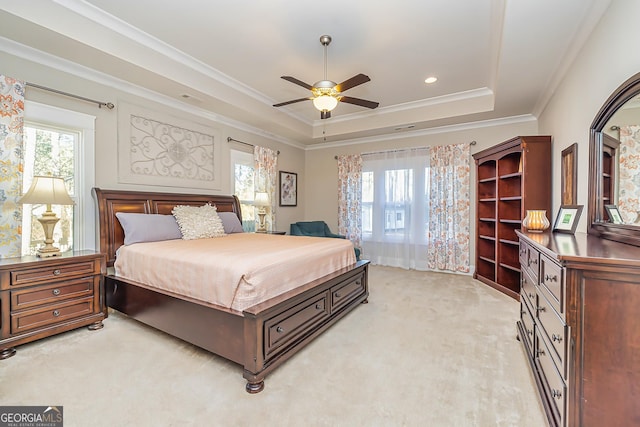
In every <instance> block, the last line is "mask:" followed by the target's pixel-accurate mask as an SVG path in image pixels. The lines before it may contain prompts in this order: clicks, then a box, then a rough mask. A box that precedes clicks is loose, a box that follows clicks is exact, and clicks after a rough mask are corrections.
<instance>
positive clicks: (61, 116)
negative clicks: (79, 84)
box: [22, 101, 96, 255]
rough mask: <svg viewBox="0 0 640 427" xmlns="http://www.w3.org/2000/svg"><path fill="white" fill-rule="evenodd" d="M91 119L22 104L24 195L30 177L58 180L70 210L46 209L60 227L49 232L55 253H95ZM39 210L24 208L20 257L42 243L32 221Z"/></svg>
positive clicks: (41, 209) (41, 234) (38, 228)
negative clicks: (50, 177)
mask: <svg viewBox="0 0 640 427" xmlns="http://www.w3.org/2000/svg"><path fill="white" fill-rule="evenodd" d="M94 122H95V117H93V116H89V115H86V114H82V113H77V112H74V111H68V110H63V109H60V108H56V107H51V106H47V105H44V104H39V103H36V102H31V101H27V102H25V126H24V143H23V146H24V174H23V184H22V191H23V193H24V192H26V191H27V190H28V189H29V187H30V185H31V182H32V180H33V177H34V176H36V175H49V174H51V175H53V176H60V177H62V178H63V179H64V181H65V184H66V186H67V191H68V192H69V195H70V196H71V198H72V199H73V200H74V202H75V204H74V205H72V206H52V209H53V211H54V212H56V214H57V215H58V217H59V218H60V221H59V222H58V223H57V224H56V228H55V232H54V241H55V242H56V243H55V244H56V245H57V246H59V247H60V250H61V251H66V250H69V249H77V250H78V249H96V228H95V219H94V218H95V206H94V203H93V199H92V197H91V189H92V188H93V186H94V183H95V178H94V172H93V171H94V164H95V160H94V156H95V154H94V127H95V126H94ZM45 209H46V206H44V205H24V207H23V212H22V254H23V255H29V254H34V253H35V251H36V249H37V248H38V246H40V245H41V244H42V242H43V240H44V231H43V229H42V226H41V225H40V223H39V222H38V221H37V218H38V217H39V216H40V215H41V214H42V212H44V211H45Z"/></svg>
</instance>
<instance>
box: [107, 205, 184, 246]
mask: <svg viewBox="0 0 640 427" xmlns="http://www.w3.org/2000/svg"><path fill="white" fill-rule="evenodd" d="M116 218H118V221H120V224H121V225H122V229H123V230H124V244H125V245H132V244H134V243H142V242H157V241H160V240H173V239H180V238H181V237H182V234H181V233H180V229H179V228H178V223H177V222H176V220H175V218H174V217H173V216H172V215H159V214H142V213H126V212H117V213H116Z"/></svg>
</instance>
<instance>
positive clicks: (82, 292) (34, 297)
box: [11, 277, 96, 310]
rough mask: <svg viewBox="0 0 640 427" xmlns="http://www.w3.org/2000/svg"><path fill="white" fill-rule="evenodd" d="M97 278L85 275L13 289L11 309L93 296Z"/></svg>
mask: <svg viewBox="0 0 640 427" xmlns="http://www.w3.org/2000/svg"><path fill="white" fill-rule="evenodd" d="M95 280H96V279H95V278H94V277H83V278H81V279H73V280H68V281H66V282H63V283H54V284H52V285H45V286H38V287H35V288H33V287H31V288H24V289H19V290H13V291H11V310H23V309H26V308H30V307H34V306H38V305H43V304H51V303H55V302H58V301H62V300H66V299H71V298H82V297H88V296H92V295H93V291H94V284H95V283H94V281H95Z"/></svg>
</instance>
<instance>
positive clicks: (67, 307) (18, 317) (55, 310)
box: [11, 297, 94, 334]
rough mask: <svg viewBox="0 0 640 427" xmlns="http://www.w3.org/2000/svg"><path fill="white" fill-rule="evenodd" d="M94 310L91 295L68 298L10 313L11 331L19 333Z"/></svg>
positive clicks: (80, 315) (71, 318) (90, 312)
mask: <svg viewBox="0 0 640 427" xmlns="http://www.w3.org/2000/svg"><path fill="white" fill-rule="evenodd" d="M93 312H94V308H93V297H88V298H82V299H78V300H70V301H65V302H61V303H59V304H52V305H48V306H45V307H37V308H33V309H31V310H24V311H20V312H17V313H15V314H14V313H12V314H11V333H12V334H20V333H23V332H27V331H30V330H33V329H39V328H43V327H47V326H52V325H55V324H57V323H62V322H65V321H68V320H73V319H76V318H79V317H83V316H88V315H90V314H92V313H93Z"/></svg>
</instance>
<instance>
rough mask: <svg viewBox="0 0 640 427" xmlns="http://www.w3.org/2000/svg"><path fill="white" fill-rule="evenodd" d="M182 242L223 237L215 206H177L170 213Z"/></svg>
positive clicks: (222, 228) (220, 221)
mask: <svg viewBox="0 0 640 427" xmlns="http://www.w3.org/2000/svg"><path fill="white" fill-rule="evenodd" d="M171 213H172V214H173V216H174V217H175V219H176V221H177V223H178V227H180V231H181V232H182V238H183V239H184V240H194V239H204V238H207V237H221V236H225V235H226V234H225V233H224V226H223V225H222V220H220V217H219V216H218V210H217V209H216V207H215V206H212V205H211V204H210V203H207V204H206V205H204V206H183V205H179V206H176V207H174V208H173V210H172V211H171Z"/></svg>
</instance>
